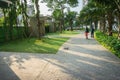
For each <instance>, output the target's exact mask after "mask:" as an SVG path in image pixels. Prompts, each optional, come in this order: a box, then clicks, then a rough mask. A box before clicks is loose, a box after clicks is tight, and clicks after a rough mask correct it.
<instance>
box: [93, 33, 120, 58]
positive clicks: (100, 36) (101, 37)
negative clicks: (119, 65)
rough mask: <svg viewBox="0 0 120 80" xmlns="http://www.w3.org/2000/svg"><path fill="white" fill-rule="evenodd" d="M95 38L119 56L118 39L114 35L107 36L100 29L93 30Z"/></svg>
mask: <svg viewBox="0 0 120 80" xmlns="http://www.w3.org/2000/svg"><path fill="white" fill-rule="evenodd" d="M95 38H96V40H98V41H99V42H100V43H101V44H102V45H104V46H105V47H106V48H108V49H109V50H110V51H112V52H113V53H114V54H115V55H117V56H118V57H120V40H118V39H117V38H116V37H114V36H108V35H106V34H104V33H102V32H100V31H96V32H95Z"/></svg>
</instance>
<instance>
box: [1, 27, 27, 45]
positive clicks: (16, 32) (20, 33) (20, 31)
mask: <svg viewBox="0 0 120 80" xmlns="http://www.w3.org/2000/svg"><path fill="white" fill-rule="evenodd" d="M9 29H10V28H4V27H0V43H2V42H5V41H7V40H10V34H9ZM24 31H25V28H24V27H19V28H17V27H13V30H12V33H13V38H14V39H18V38H23V37H24ZM6 35H7V36H8V37H7V39H6Z"/></svg>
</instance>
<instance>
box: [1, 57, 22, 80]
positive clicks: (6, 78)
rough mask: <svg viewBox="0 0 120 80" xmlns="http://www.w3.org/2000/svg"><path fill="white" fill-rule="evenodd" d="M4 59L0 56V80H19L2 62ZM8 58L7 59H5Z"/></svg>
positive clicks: (7, 65)
mask: <svg viewBox="0 0 120 80" xmlns="http://www.w3.org/2000/svg"><path fill="white" fill-rule="evenodd" d="M4 58H5V57H1V55H0V79H1V80H20V78H19V77H18V76H17V75H16V73H15V72H14V71H13V70H12V69H11V68H10V66H9V64H8V63H6V61H5V60H4ZM7 58H8V57H7Z"/></svg>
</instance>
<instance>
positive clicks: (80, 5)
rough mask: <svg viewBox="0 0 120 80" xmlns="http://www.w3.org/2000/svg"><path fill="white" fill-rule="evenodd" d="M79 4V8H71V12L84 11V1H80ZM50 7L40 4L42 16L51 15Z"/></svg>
mask: <svg viewBox="0 0 120 80" xmlns="http://www.w3.org/2000/svg"><path fill="white" fill-rule="evenodd" d="M78 1H79V4H78V6H77V7H75V8H70V9H71V11H76V12H77V13H79V12H80V10H81V9H82V0H78ZM48 9H49V8H48V7H47V6H46V3H40V14H42V15H51V13H52V12H51V11H48Z"/></svg>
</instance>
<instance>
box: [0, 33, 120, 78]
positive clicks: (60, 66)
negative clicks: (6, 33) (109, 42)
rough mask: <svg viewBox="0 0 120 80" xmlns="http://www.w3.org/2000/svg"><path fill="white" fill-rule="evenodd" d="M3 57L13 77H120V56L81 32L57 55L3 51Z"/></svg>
mask: <svg viewBox="0 0 120 80" xmlns="http://www.w3.org/2000/svg"><path fill="white" fill-rule="evenodd" d="M64 47H68V50H65V49H64ZM0 56H1V58H0V59H2V61H4V62H5V63H7V64H5V66H7V67H6V68H7V69H8V70H7V69H6V70H4V69H3V72H4V71H5V72H8V73H11V78H9V79H10V80H11V79H12V78H13V79H12V80H19V78H20V79H21V80H120V76H119V75H120V59H119V58H117V57H116V56H115V55H113V54H111V53H110V52H109V51H107V50H106V49H105V48H104V47H102V46H101V45H100V44H98V42H97V41H95V40H94V39H89V40H86V39H84V36H83V34H82V33H81V34H79V35H76V36H74V37H73V38H71V39H70V40H69V41H68V42H66V43H65V44H64V45H63V46H62V47H61V48H60V50H59V51H58V53H57V54H30V53H12V52H10V53H6V52H1V54H0ZM0 66H1V64H0ZM10 67H11V68H12V69H13V70H14V72H13V71H12V70H11V69H10ZM15 73H16V75H18V76H19V78H16V75H15ZM0 74H1V71H0ZM12 75H13V76H12ZM6 76H7V75H6Z"/></svg>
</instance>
